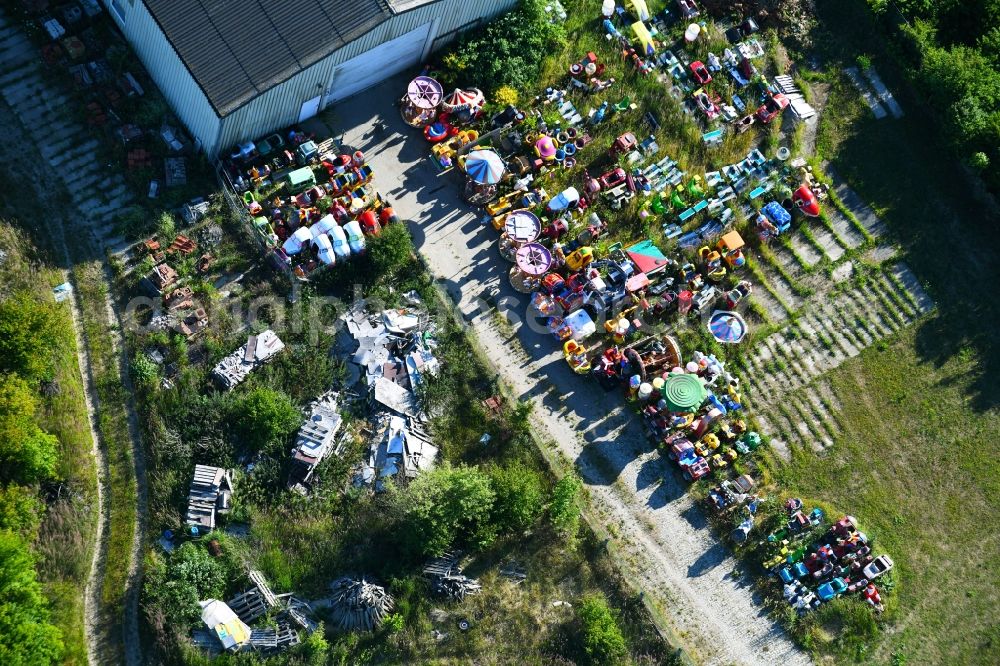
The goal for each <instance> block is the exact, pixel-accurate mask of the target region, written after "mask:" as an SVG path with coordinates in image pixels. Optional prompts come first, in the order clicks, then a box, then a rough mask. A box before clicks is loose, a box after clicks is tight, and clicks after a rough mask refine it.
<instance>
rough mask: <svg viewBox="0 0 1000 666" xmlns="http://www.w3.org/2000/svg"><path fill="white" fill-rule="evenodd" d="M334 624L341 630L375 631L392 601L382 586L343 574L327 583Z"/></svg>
mask: <svg viewBox="0 0 1000 666" xmlns="http://www.w3.org/2000/svg"><path fill="white" fill-rule="evenodd" d="M330 589H331V590H332V591H333V594H332V595H331V597H332V600H333V606H332V612H331V617H332V623H333V626H334V627H335V628H337V629H339V630H341V631H374V630H375V629H378V628H379V627H380V626H382V622H383V621H384V620H385V618H386V616H387V615H388V614H389V613H391V612H392V608H393V605H394V603H395V602H394V601H393V598H392V595H390V594H389V593H388V592H387V591H386V589H385V588H384V587H382V586H381V585H376V584H374V583H370V582H368V581H367V580H366V579H365V578H364V577H362V578H361V580H357V579H355V578H350V577H348V576H344V577H343V578H338V579H337V580H335V581H333V582H332V583H330Z"/></svg>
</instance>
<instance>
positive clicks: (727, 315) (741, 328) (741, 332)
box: [708, 310, 747, 344]
mask: <svg viewBox="0 0 1000 666" xmlns="http://www.w3.org/2000/svg"><path fill="white" fill-rule="evenodd" d="M708 330H709V331H711V332H712V337H714V338H715V339H716V340H718V341H719V342H725V343H728V344H736V343H737V342H740V341H742V340H743V338H745V337H746V334H747V323H746V322H745V321H743V317H741V316H739V315H738V314H737V313H735V312H732V311H730V310H716V311H715V312H713V313H712V316H711V317H710V318H709V320H708Z"/></svg>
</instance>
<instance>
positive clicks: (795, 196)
mask: <svg viewBox="0 0 1000 666" xmlns="http://www.w3.org/2000/svg"><path fill="white" fill-rule="evenodd" d="M792 203H793V204H795V207H796V208H798V209H799V211H801V212H802V214H803V215H806V216H807V217H819V214H820V208H819V199H817V198H816V193H815V192H813V191H812V189H811V188H810V187H809V186H808V185H806V184H805V183H803V184H802V185H800V186H799V188H798V189H797V190H795V192H793V193H792Z"/></svg>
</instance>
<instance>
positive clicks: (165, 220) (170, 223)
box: [156, 211, 177, 242]
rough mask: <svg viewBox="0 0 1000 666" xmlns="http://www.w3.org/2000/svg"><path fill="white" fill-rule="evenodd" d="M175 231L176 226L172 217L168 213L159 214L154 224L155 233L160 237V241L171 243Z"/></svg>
mask: <svg viewBox="0 0 1000 666" xmlns="http://www.w3.org/2000/svg"><path fill="white" fill-rule="evenodd" d="M176 230H177V226H176V224H175V223H174V216H173V214H172V213H170V212H169V211H164V212H163V213H161V214H160V219H159V220H157V222H156V233H158V234H159V235H160V237H161V240H164V241H167V242H171V241H173V239H174V233H175V232H176Z"/></svg>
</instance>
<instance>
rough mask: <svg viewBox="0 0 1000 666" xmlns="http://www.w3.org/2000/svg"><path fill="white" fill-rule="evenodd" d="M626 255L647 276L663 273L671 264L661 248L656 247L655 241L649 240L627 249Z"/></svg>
mask: <svg viewBox="0 0 1000 666" xmlns="http://www.w3.org/2000/svg"><path fill="white" fill-rule="evenodd" d="M625 254H627V255H628V258H629V259H630V260H631V261H632V263H633V264H635V266H636V268H638V269H639V272H640V273H645V274H646V275H652V274H653V273H656V272H657V271H662V270H663V269H664V268H666V267H667V265H668V264H669V261H668V259H667V257H666V256H665V255H664V254H663V253H662V252H661V251H660V248H658V247H656V245H655V244H654V243H653V241H651V240H648V239H647V240H644V241H642V242H641V243H636V244H635V245H633V246H631V247H627V248H625Z"/></svg>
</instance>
